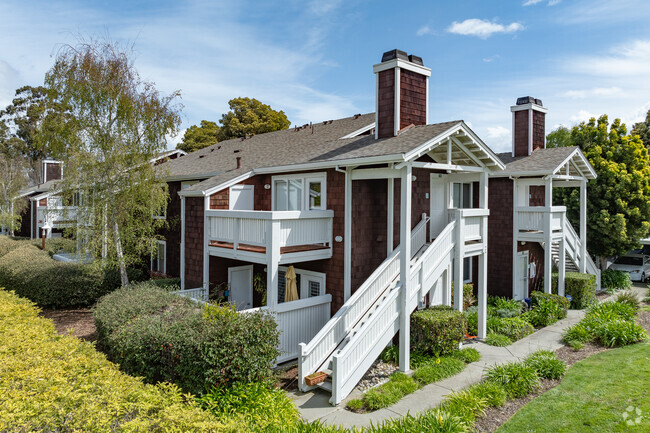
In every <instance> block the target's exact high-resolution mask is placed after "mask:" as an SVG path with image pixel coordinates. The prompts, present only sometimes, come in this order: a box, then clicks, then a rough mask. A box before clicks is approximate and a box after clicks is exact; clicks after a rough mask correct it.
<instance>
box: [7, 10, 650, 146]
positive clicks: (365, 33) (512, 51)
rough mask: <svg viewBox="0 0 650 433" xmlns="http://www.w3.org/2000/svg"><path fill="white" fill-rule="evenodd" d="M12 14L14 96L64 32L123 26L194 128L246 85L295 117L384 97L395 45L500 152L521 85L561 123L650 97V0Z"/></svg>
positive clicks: (636, 106) (433, 97) (440, 102)
mask: <svg viewBox="0 0 650 433" xmlns="http://www.w3.org/2000/svg"><path fill="white" fill-rule="evenodd" d="M0 17H2V19H1V22H2V24H0V40H1V41H2V44H0V106H5V105H7V104H8V103H9V102H10V101H11V98H12V96H13V92H14V90H15V89H16V88H17V87H20V86H22V85H25V84H31V85H38V84H41V83H42V82H43V77H44V75H45V72H46V71H47V70H48V68H49V67H50V66H51V65H52V63H53V59H54V57H53V55H55V54H56V49H57V47H59V46H60V44H62V43H74V42H75V35H76V34H83V35H105V34H109V35H110V37H111V38H112V39H115V40H118V41H121V42H131V43H135V51H136V53H135V54H136V61H135V64H136V67H137V68H138V70H139V71H140V74H141V76H142V77H143V78H145V79H147V80H150V81H153V82H155V83H156V84H157V86H158V88H159V89H160V90H161V91H163V92H171V91H173V90H176V89H180V90H181V93H182V98H183V99H182V103H183V105H184V110H183V115H182V116H183V125H182V127H181V128H182V129H185V128H187V127H188V126H190V125H192V124H196V123H198V122H200V121H201V120H202V119H208V120H215V121H216V120H218V119H219V118H220V117H221V114H222V113H224V112H226V111H227V110H228V105H227V103H228V100H229V99H231V98H233V97H237V96H248V97H254V98H257V99H260V100H261V101H263V102H265V103H267V104H270V105H271V106H272V107H273V108H275V109H282V110H284V112H285V113H286V114H287V116H288V117H289V120H291V121H292V122H293V123H294V124H304V123H307V122H309V121H315V122H317V121H321V120H328V119H335V118H339V117H346V116H350V115H353V114H355V113H366V112H370V111H373V110H374V98H375V78H374V75H373V73H372V65H373V64H375V63H379V61H380V59H381V54H382V53H383V52H384V51H388V50H390V49H393V48H399V49H402V50H404V51H407V52H408V53H409V54H416V55H419V56H420V57H422V58H423V59H424V64H425V65H426V66H428V67H430V68H431V69H432V75H431V81H430V107H429V109H430V116H429V119H430V122H438V121H447V120H454V119H464V120H465V121H466V122H467V123H468V124H469V125H470V126H471V127H472V128H473V129H474V130H475V131H476V132H477V133H478V135H479V136H480V137H481V138H482V139H483V140H484V141H485V142H487V143H488V144H489V145H490V146H491V147H492V148H493V149H495V150H496V151H507V150H509V149H510V139H511V138H510V128H511V114H510V110H509V107H510V105H513V103H514V102H515V100H516V98H517V97H518V96H525V95H531V96H534V97H537V98H540V99H542V100H543V101H544V105H545V106H546V107H547V108H548V109H549V114H548V115H547V123H546V127H547V132H550V131H551V130H552V129H553V128H555V127H556V126H558V125H560V124H563V125H567V126H570V125H573V124H575V123H577V122H579V121H582V120H586V119H588V118H589V117H590V116H598V115H600V114H608V115H609V116H610V118H614V117H619V118H622V119H623V120H624V121H625V122H626V123H628V125H629V124H630V123H632V122H635V121H639V120H641V119H642V118H644V117H645V113H646V111H647V110H648V109H650V79H648V77H650V25H648V23H649V22H650V2H648V1H647V0H574V1H570V0H518V1H502V0H458V1H413V2H407V1H402V2H396V1H379V0H375V1H370V0H359V1H357V0H346V1H340V0H322V1H294V0H285V1H282V2H272V1H258V2H253V1H225V2H221V1H164V0H158V1H135V0H132V1H120V0H113V1H74V0H69V1H56V0H50V1H26V0H21V1H14V0H2V1H0ZM181 133H182V131H181ZM175 140H176V141H178V140H179V137H177V138H176V139H175Z"/></svg>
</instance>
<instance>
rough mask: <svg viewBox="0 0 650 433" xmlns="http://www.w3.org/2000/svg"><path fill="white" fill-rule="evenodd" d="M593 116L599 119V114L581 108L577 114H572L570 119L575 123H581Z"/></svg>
mask: <svg viewBox="0 0 650 433" xmlns="http://www.w3.org/2000/svg"><path fill="white" fill-rule="evenodd" d="M592 117H595V118H596V119H598V117H599V116H598V115H596V114H594V113H590V112H589V111H587V110H580V111H578V112H577V113H576V114H574V115H572V116H570V117H569V120H570V121H571V122H573V123H580V122H586V121H588V120H589V119H591V118H592Z"/></svg>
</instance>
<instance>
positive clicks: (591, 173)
mask: <svg viewBox="0 0 650 433" xmlns="http://www.w3.org/2000/svg"><path fill="white" fill-rule="evenodd" d="M573 158H577V159H578V160H577V161H574V163H575V164H576V166H579V167H582V168H580V171H582V172H583V173H584V174H585V178H587V179H596V177H598V175H597V174H596V171H595V170H594V168H593V167H592V165H591V163H590V162H589V160H588V159H587V157H586V156H585V154H584V153H582V150H580V148H579V147H578V148H576V149H575V150H574V151H573V152H571V155H569V156H568V157H567V158H566V159H565V160H564V161H562V163H561V164H560V165H559V166H558V167H557V168H556V169H555V171H554V172H553V174H555V173H556V172H557V171H558V170H559V169H560V168H562V167H563V166H564V165H565V164H566V163H568V162H569V161H570V160H572V159H573ZM585 171H586V172H587V173H585Z"/></svg>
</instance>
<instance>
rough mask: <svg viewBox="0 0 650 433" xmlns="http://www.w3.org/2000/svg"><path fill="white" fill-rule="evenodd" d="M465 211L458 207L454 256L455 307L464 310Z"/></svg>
mask: <svg viewBox="0 0 650 433" xmlns="http://www.w3.org/2000/svg"><path fill="white" fill-rule="evenodd" d="M462 215H463V211H462V210H460V209H456V254H455V257H454V309H455V310H458V311H463V265H464V264H465V263H464V259H465V234H464V233H463V231H464V230H463V228H464V227H463V224H464V221H463V216H462Z"/></svg>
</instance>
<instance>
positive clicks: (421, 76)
mask: <svg viewBox="0 0 650 433" xmlns="http://www.w3.org/2000/svg"><path fill="white" fill-rule="evenodd" d="M373 71H374V72H375V75H376V76H377V98H376V107H375V108H376V109H375V138H386V137H393V136H395V135H397V132H398V131H399V130H400V129H402V128H405V127H407V126H409V125H411V124H413V125H426V124H427V123H428V121H429V118H428V112H427V108H428V105H429V77H430V76H431V69H429V68H425V67H424V66H423V64H422V59H421V58H420V57H418V56H414V55H406V53H405V52H404V51H401V50H392V51H387V52H385V53H384V55H383V56H382V58H381V63H379V64H377V65H374V66H373Z"/></svg>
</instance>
